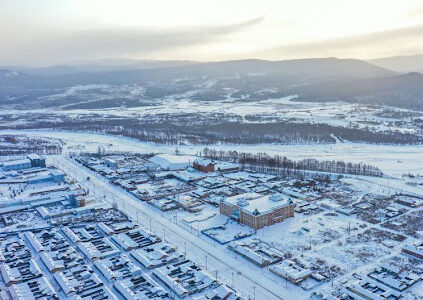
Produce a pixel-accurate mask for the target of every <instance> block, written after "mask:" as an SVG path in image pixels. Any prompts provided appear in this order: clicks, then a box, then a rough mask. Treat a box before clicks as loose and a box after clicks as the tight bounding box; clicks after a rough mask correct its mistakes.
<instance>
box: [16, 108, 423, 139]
mask: <svg viewBox="0 0 423 300" xmlns="http://www.w3.org/2000/svg"><path fill="white" fill-rule="evenodd" d="M48 119H49V118H48V115H46V116H45V120H44V121H43V117H39V118H37V120H31V121H32V122H28V123H26V124H20V125H18V126H16V125H15V126H13V127H10V128H16V129H32V128H40V129H63V130H77V131H91V132H101V133H107V134H114V135H123V136H127V137H131V138H135V139H138V140H142V141H148V142H154V143H160V144H168V145H181V144H197V145H198V144H209V145H213V144H220V143H226V144H257V143H280V144H297V143H335V142H337V140H340V141H344V140H345V141H352V142H365V143H374V144H421V143H422V142H423V137H422V136H419V135H416V134H411V133H401V132H393V131H389V130H388V131H386V132H374V131H372V130H370V129H362V128H351V127H337V126H334V125H329V124H311V123H300V122H295V121H292V122H291V121H283V122H281V121H279V122H270V121H268V122H264V121H263V122H260V120H255V121H254V120H253V122H251V123H247V122H245V121H243V120H241V119H239V118H237V117H236V116H231V115H224V114H218V115H207V114H202V115H198V114H190V113H187V114H178V115H172V116H169V115H166V114H162V115H154V116H153V115H150V116H145V117H143V118H141V119H140V118H132V117H126V116H125V117H118V118H111V117H105V116H103V115H100V114H99V115H89V116H82V117H80V118H78V119H74V118H67V117H63V118H62V119H61V120H60V122H57V120H55V121H54V122H52V121H47V120H48Z"/></svg>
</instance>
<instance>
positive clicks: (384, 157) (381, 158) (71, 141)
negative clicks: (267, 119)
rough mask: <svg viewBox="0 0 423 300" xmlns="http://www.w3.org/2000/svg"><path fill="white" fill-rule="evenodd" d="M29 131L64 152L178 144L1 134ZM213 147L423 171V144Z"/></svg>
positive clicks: (150, 149)
mask: <svg viewBox="0 0 423 300" xmlns="http://www.w3.org/2000/svg"><path fill="white" fill-rule="evenodd" d="M1 133H4V134H26V135H28V136H40V137H50V138H57V139H60V140H61V141H63V142H64V143H65V145H64V151H65V152H67V153H69V152H80V151H91V152H95V151H97V148H98V146H104V147H105V149H106V150H111V151H132V152H140V153H175V146H170V145H158V144H153V143H147V142H141V141H137V140H134V139H130V138H126V137H118V136H110V135H101V134H94V133H86V132H84V133H82V132H62V131H38V130H37V131H36V130H2V131H0V134H1ZM205 147H207V145H189V146H180V147H178V149H179V151H180V152H181V153H184V154H196V153H197V152H198V151H199V150H202V149H204V148H205ZM208 147H210V148H214V149H224V150H236V151H239V152H251V153H258V152H265V153H267V154H269V155H282V156H286V157H288V158H290V159H303V158H316V159H319V160H344V161H350V162H362V163H367V164H371V165H374V166H376V167H379V168H380V169H381V170H382V171H383V172H384V173H385V174H388V175H392V176H395V177H399V176H401V175H402V174H404V173H408V172H411V173H414V174H419V173H423V145H374V144H364V143H337V144H312V145H309V144H298V145H276V144H258V145H212V146H208Z"/></svg>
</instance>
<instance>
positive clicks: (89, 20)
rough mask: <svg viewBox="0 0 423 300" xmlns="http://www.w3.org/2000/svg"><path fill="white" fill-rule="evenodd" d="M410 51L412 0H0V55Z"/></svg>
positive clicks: (416, 48)
mask: <svg viewBox="0 0 423 300" xmlns="http://www.w3.org/2000/svg"><path fill="white" fill-rule="evenodd" d="M413 54H423V2H422V1H421V0H402V1H400V0H354V1H350V0H296V1H292V0H289V1H286V0H254V1H252V0H150V1H147V0H119V1H118V0H60V1H59V0H0V65H28V66H45V65H53V64H64V63H76V62H82V61H90V60H97V59H104V58H130V59H147V60H150V59H160V60H195V61H217V60H231V59H246V58H260V59H268V60H283V59H294V58H310V57H339V58H359V59H370V58H377V57H387V56H396V55H413Z"/></svg>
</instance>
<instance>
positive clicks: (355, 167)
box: [198, 148, 383, 176]
mask: <svg viewBox="0 0 423 300" xmlns="http://www.w3.org/2000/svg"><path fill="white" fill-rule="evenodd" d="M198 154H199V155H201V156H204V157H207V158H210V159H216V160H223V161H232V162H237V163H239V164H240V165H241V166H242V168H244V169H250V170H256V171H261V172H267V173H269V172H270V173H275V172H276V170H279V173H280V174H286V175H290V174H293V173H297V171H316V172H327V173H339V174H353V175H365V176H383V173H382V171H381V170H379V169H378V168H377V167H374V166H371V165H368V164H363V163H351V162H345V161H341V160H337V161H336V160H316V159H312V158H308V159H303V160H298V161H294V160H291V159H288V158H287V157H285V156H280V155H275V156H270V155H268V154H266V153H244V152H237V151H231V150H228V151H225V150H216V149H209V148H204V149H203V150H202V151H200V152H199V153H198Z"/></svg>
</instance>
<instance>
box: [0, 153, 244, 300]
mask: <svg viewBox="0 0 423 300" xmlns="http://www.w3.org/2000/svg"><path fill="white" fill-rule="evenodd" d="M28 159H32V160H34V161H35V160H39V159H40V157H38V156H33V155H30V156H28ZM15 161H16V160H15ZM17 161H18V162H15V163H13V164H12V163H8V164H6V165H7V166H8V167H6V169H5V168H4V167H3V168H2V169H1V171H0V176H1V181H0V192H1V193H2V197H1V198H0V275H1V276H0V299H22V300H23V299H25V300H26V299H116V300H117V299H128V300H129V299H130V300H135V299H155V300H157V299H169V300H170V299H182V298H190V299H196V300H197V299H198V300H242V299H243V298H241V297H240V296H239V295H238V294H237V293H236V291H235V290H233V289H231V288H229V287H227V286H225V285H223V284H221V283H220V282H218V281H217V280H216V278H214V277H213V276H212V275H210V274H208V272H206V271H205V270H202V268H201V267H200V266H199V265H197V264H196V263H195V262H194V261H192V260H190V259H187V258H186V256H185V254H182V253H180V252H178V250H177V249H176V247H174V246H173V245H171V244H169V243H167V242H165V241H162V239H161V238H159V237H158V236H156V235H155V234H154V233H152V232H150V231H148V230H146V229H144V228H142V227H140V226H139V225H138V224H136V223H135V222H133V221H131V220H129V219H128V217H127V216H126V215H125V214H124V213H122V212H120V211H117V210H116V209H114V208H112V207H110V206H109V205H106V204H105V203H102V202H101V201H100V200H99V199H95V198H94V197H92V196H90V195H89V194H88V192H87V191H86V190H85V189H83V188H82V187H81V186H80V185H79V184H78V183H77V182H75V181H74V180H73V179H71V178H68V176H65V174H64V173H63V172H61V171H59V170H57V169H55V168H53V167H47V166H46V165H45V160H44V159H43V158H41V163H40V162H35V164H36V165H34V166H33V165H29V164H26V165H24V164H23V162H22V165H21V163H19V161H21V160H17ZM107 163H108V164H109V165H110V167H112V168H113V167H114V166H115V165H114V163H115V161H114V160H110V161H108V162H107ZM4 164H5V163H4V162H3V166H4ZM12 165H13V166H14V169H13V170H12V169H10V166H12ZM18 166H19V167H18ZM49 173H53V174H56V175H59V174H60V175H61V179H60V180H38V181H36V182H31V181H30V180H29V178H36V177H41V176H44V175H46V174H49Z"/></svg>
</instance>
